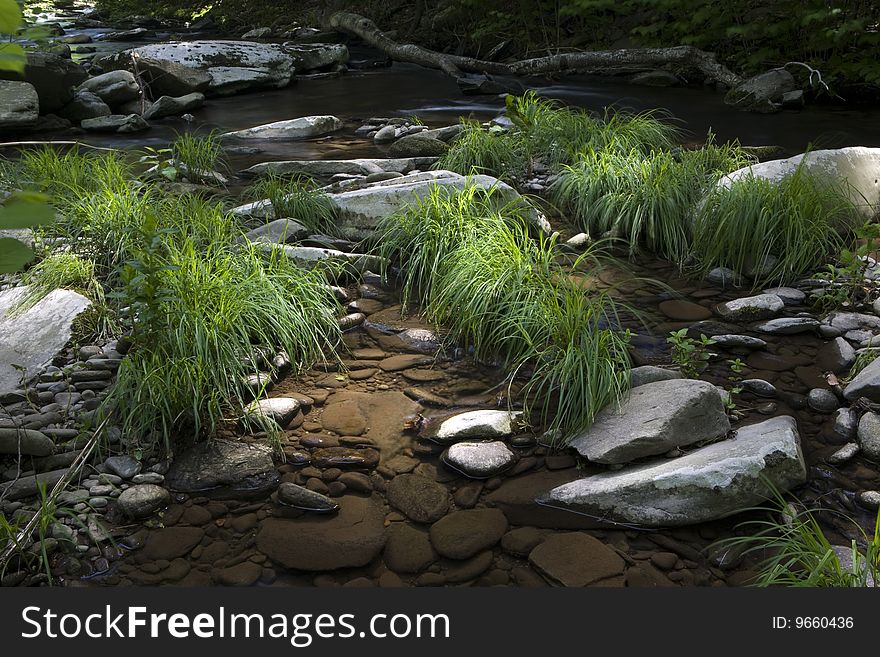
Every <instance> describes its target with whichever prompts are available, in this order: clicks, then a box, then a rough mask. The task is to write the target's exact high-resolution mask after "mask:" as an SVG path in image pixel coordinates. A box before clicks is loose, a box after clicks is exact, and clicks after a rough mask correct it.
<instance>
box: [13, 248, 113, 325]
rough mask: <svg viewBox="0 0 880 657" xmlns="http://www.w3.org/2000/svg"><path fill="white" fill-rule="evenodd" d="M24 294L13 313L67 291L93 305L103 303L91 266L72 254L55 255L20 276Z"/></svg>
mask: <svg viewBox="0 0 880 657" xmlns="http://www.w3.org/2000/svg"><path fill="white" fill-rule="evenodd" d="M21 282H22V283H23V284H24V285H27V286H28V291H27V293H26V294H25V296H24V297H22V298H21V299H20V300H19V301H18V303H17V304H16V307H15V312H19V313H20V312H24V311H25V310H27V309H28V308H32V307H33V306H34V305H36V304H37V303H38V302H39V301H40V300H41V299H43V298H44V297H45V296H46V295H48V294H49V293H50V292H52V291H53V290H59V289H65V288H66V289H70V290H75V291H77V292H80V293H82V294H83V295H84V296H86V297H88V298H89V299H91V300H92V301H93V302H95V303H99V304H103V303H104V288H103V287H102V286H101V284H100V282H98V280H97V278H96V277H95V263H94V262H93V261H91V260H88V259H86V258H81V257H79V256H78V255H76V254H74V253H56V254H52V255H50V256H48V257H47V258H45V259H43V260H41V261H40V262H39V263H38V264H36V265H35V266H33V267H31V268H30V269H28V270H27V271H26V272H25V273H24V274H23V275H22V281H21Z"/></svg>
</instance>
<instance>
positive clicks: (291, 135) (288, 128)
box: [222, 116, 342, 141]
mask: <svg viewBox="0 0 880 657" xmlns="http://www.w3.org/2000/svg"><path fill="white" fill-rule="evenodd" d="M341 128H342V121H340V120H339V119H337V118H336V117H335V116H301V117H299V118H297V119H288V120H285V121H274V122H272V123H266V124H264V125H258V126H254V127H253V128H247V129H245V130H236V131H235V132H227V133H225V134H223V135H222V137H223V138H227V139H229V138H231V139H273V140H276V141H293V140H298V139H310V138H312V137H320V136H322V135H326V134H328V133H331V132H336V131H337V130H340V129H341Z"/></svg>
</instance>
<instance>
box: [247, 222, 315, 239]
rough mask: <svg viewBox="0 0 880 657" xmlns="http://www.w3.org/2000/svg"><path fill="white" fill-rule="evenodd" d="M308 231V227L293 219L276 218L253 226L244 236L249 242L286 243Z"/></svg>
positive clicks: (305, 234) (303, 235)
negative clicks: (255, 226)
mask: <svg viewBox="0 0 880 657" xmlns="http://www.w3.org/2000/svg"><path fill="white" fill-rule="evenodd" d="M310 232H311V231H310V230H309V229H308V228H306V227H305V226H303V225H302V224H301V223H299V222H298V221H294V220H293V219H276V220H275V221H270V222H269V223H266V224H263V225H262V226H259V227H257V228H254V229H253V230H252V231H250V232H248V233H247V234H246V235H245V238H246V239H248V240H250V241H251V242H266V243H267V244H287V243H290V242H298V241H300V240H301V239H303V238H304V237H306V236H308V235H309V233H310Z"/></svg>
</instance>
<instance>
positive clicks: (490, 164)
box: [434, 120, 528, 180]
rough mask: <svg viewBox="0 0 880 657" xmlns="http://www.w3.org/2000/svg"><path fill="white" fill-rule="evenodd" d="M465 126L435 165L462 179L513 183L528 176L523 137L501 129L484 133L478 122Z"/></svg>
mask: <svg viewBox="0 0 880 657" xmlns="http://www.w3.org/2000/svg"><path fill="white" fill-rule="evenodd" d="M462 125H463V126H464V127H463V129H462V131H461V133H459V135H458V137H456V140H455V144H454V145H453V146H452V147H451V148H450V149H449V150H448V151H447V152H446V154H445V155H443V156H442V157H441V158H440V159H439V160H438V161H437V163H436V164H435V165H434V168H435V169H445V170H448V171H455V172H457V173H460V174H462V175H471V174H474V173H477V174H487V175H490V176H495V177H496V178H500V179H502V180H511V179H515V178H517V177H519V176H522V175H523V174H525V173H526V169H527V167H528V145H527V144H526V142H525V140H524V139H523V138H522V136H521V135H519V134H518V133H513V132H510V131H507V130H503V129H501V128H489V129H488V130H487V129H483V127H482V126H481V125H480V123H479V122H478V121H467V120H465V121H462Z"/></svg>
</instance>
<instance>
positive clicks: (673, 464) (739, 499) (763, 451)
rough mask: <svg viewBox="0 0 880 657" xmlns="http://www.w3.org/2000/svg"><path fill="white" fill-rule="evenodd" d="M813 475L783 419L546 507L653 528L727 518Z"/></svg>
mask: <svg viewBox="0 0 880 657" xmlns="http://www.w3.org/2000/svg"><path fill="white" fill-rule="evenodd" d="M806 477H807V472H806V466H805V465H804V459H803V455H802V453H801V446H800V437H799V436H798V432H797V423H796V422H795V420H794V418H792V417H789V416H781V417H776V418H773V419H771V420H767V421H765V422H761V423H760V424H753V425H750V426H747V427H742V428H740V429H738V430H737V433H736V436H735V437H734V438H731V439H729V440H722V441H719V442H716V443H713V444H711V445H707V446H706V447H701V448H700V449H697V450H695V451H693V452H691V453H690V454H687V455H686V456H682V457H679V458H676V459H670V460H667V461H661V462H655V463H649V464H647V465H643V466H638V467H632V468H626V469H624V470H619V471H617V472H609V473H606V474H599V475H594V476H591V477H586V478H584V479H579V480H577V481H573V482H571V483H568V484H563V485H562V486H559V487H557V488H554V489H553V490H551V491H550V492H549V493H547V494H546V495H544V496H541V497H540V498H539V500H538V501H539V502H540V503H542V504H546V505H550V506H554V507H558V508H562V509H568V510H571V511H576V512H580V513H586V514H589V515H591V516H594V517H603V518H604V517H607V518H608V519H609V520H615V521H620V522H630V523H638V524H640V525H644V526H647V527H662V526H678V525H692V524H697V523H701V522H706V521H709V520H715V519H717V518H724V517H726V516H730V515H733V514H735V513H738V512H740V511H743V510H745V509H747V508H749V507H752V506H754V505H756V504H758V503H760V502H761V501H763V500H765V499H767V498H768V497H770V496H771V495H772V493H771V491H770V490H769V489H768V487H767V482H768V481H769V482H770V483H772V484H773V486H775V487H776V488H777V489H778V490H780V491H786V490H789V489H791V488H794V487H796V486H799V485H801V484H803V483H804V482H805V481H806Z"/></svg>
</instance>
